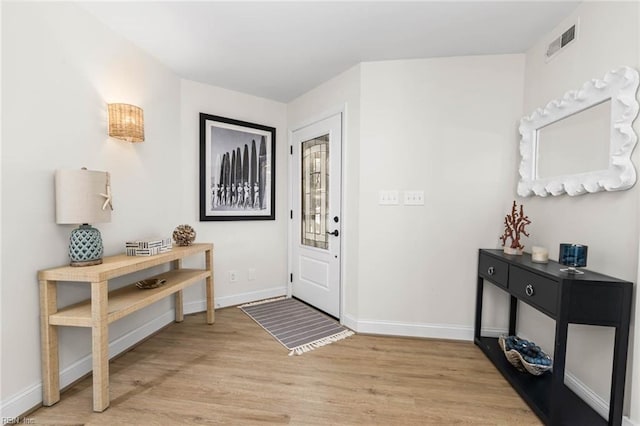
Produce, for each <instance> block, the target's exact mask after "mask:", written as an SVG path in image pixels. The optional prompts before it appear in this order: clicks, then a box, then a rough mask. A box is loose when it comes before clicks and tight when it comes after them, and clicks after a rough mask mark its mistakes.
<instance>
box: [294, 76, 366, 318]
mask: <svg viewBox="0 0 640 426" xmlns="http://www.w3.org/2000/svg"><path fill="white" fill-rule="evenodd" d="M339 110H343V114H344V115H343V129H342V133H343V140H342V144H343V154H344V156H343V159H342V164H343V174H342V185H343V203H342V235H343V238H342V243H343V247H342V283H341V284H342V286H343V290H344V292H343V294H344V299H343V300H342V303H343V317H342V318H341V319H342V321H343V322H344V323H345V324H347V325H349V326H351V327H355V323H354V321H355V318H356V317H357V315H358V256H359V255H358V244H359V243H358V236H359V234H360V225H359V222H358V217H359V216H358V214H359V208H358V205H359V197H360V195H359V194H360V65H356V66H355V67H352V68H350V69H349V70H347V71H345V72H343V73H342V74H340V75H338V76H336V77H334V78H332V79H331V80H329V81H327V82H326V83H324V84H321V85H320V86H318V87H316V88H315V89H313V90H311V91H309V92H307V93H305V94H304V95H302V96H300V97H299V98H297V99H295V100H293V101H291V102H290V103H289V104H288V105H287V121H288V124H289V131H295V130H297V129H299V128H300V127H303V126H305V125H308V124H311V122H313V121H318V120H320V119H323V118H326V117H328V116H329V115H332V114H334V113H336V111H339ZM294 232H295V231H294Z"/></svg>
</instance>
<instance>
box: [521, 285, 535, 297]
mask: <svg viewBox="0 0 640 426" xmlns="http://www.w3.org/2000/svg"><path fill="white" fill-rule="evenodd" d="M524 292H525V293H527V296H533V293H535V291H534V289H533V286H532V285H531V284H527V286H526V287H525V289H524Z"/></svg>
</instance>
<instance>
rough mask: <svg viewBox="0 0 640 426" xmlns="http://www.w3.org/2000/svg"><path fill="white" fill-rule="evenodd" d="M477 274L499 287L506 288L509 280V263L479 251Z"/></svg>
mask: <svg viewBox="0 0 640 426" xmlns="http://www.w3.org/2000/svg"><path fill="white" fill-rule="evenodd" d="M478 275H480V276H481V277H482V278H486V279H488V280H490V281H491V282H493V283H495V284H497V285H499V286H501V287H504V288H507V283H508V282H509V264H508V263H507V262H505V261H502V260H499V259H496V258H495V257H493V256H489V255H486V254H484V253H480V259H479V261H478Z"/></svg>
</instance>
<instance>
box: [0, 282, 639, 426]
mask: <svg viewBox="0 0 640 426" xmlns="http://www.w3.org/2000/svg"><path fill="white" fill-rule="evenodd" d="M286 291H287V288H286V286H283V287H275V288H271V289H267V290H261V291H255V292H248V293H241V294H237V295H233V296H226V297H221V298H216V300H215V306H216V308H223V307H227V306H235V305H240V304H242V303H248V302H253V301H256V300H262V299H268V298H271V297H278V296H282V295H284V294H286ZM205 310H206V301H204V300H199V301H193V302H189V303H186V304H185V306H184V313H185V314H191V313H195V312H202V311H205ZM174 319H175V311H174V310H173V309H170V310H169V311H167V312H166V313H164V314H163V315H161V316H159V317H157V318H154V319H153V320H151V321H149V322H147V323H146V324H143V325H142V326H140V327H138V328H136V329H135V330H132V331H130V332H129V333H127V334H125V335H123V336H121V337H119V338H117V339H115V340H114V341H113V342H111V343H109V358H112V357H114V356H115V355H117V354H119V353H121V352H122V351H125V350H127V349H128V348H130V347H131V346H133V345H135V344H136V343H138V342H139V341H141V340H142V339H144V338H145V337H147V336H149V335H151V334H152V333H154V332H155V331H157V330H159V329H161V328H162V327H164V326H166V325H167V324H169V323H171V322H172V321H173V320H174ZM342 324H343V325H344V326H346V327H348V328H350V329H352V330H354V331H356V332H358V333H367V334H379V335H390V336H405V337H423V338H435V339H451V340H467V341H472V340H473V327H469V326H459V325H450V324H415V323H405V322H394V321H375V320H358V319H357V318H355V317H353V316H350V315H343V316H342ZM503 333H506V330H504V329H499V328H483V329H482V335H483V336H493V337H497V336H499V335H500V334H503ZM91 366H92V359H91V355H86V356H84V357H83V358H81V359H79V360H78V361H76V362H75V363H73V364H71V365H70V366H68V367H67V368H65V369H63V370H62V371H61V372H60V386H61V387H65V386H68V385H70V384H71V383H73V382H74V381H76V380H78V379H79V378H80V377H82V376H84V375H85V374H87V373H89V372H90V371H91ZM565 383H566V385H567V387H568V388H569V389H571V390H572V391H573V392H575V393H576V395H578V396H579V397H580V398H582V399H583V400H584V401H585V402H586V403H587V404H589V405H590V406H591V407H592V408H593V409H594V410H595V411H596V412H598V413H599V414H600V415H601V416H603V417H605V418H606V417H607V416H608V413H609V404H608V402H607V401H605V400H604V399H602V398H601V397H600V396H599V395H597V394H596V393H595V392H594V391H593V390H591V389H590V388H588V387H587V386H586V385H585V384H584V383H582V382H581V381H580V380H578V378H577V377H575V376H574V375H573V374H571V373H569V372H567V374H566V376H565ZM41 403H42V383H41V382H39V383H36V384H33V385H31V386H29V387H27V388H26V389H25V390H23V391H22V392H19V393H18V394H15V395H13V396H11V397H10V398H8V399H6V400H4V401H0V418H2V419H3V423H4V420H7V419H9V420H10V419H12V418H16V417H18V416H21V415H23V414H24V413H26V412H28V411H30V410H31V409H33V408H34V407H36V406H38V405H40V404H41ZM9 420H7V421H9ZM622 424H623V426H640V424H638V423H635V422H633V421H632V420H631V419H629V418H628V417H624V418H623V421H622Z"/></svg>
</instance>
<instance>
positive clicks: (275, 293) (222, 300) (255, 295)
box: [215, 286, 287, 309]
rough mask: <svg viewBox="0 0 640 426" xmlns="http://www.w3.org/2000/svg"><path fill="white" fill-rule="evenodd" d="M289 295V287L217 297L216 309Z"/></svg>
mask: <svg viewBox="0 0 640 426" xmlns="http://www.w3.org/2000/svg"><path fill="white" fill-rule="evenodd" d="M285 294H287V286H282V287H273V288H268V289H266V290H259V291H250V292H247V293H239V294H234V295H231V296H224V297H216V303H215V305H216V309H217V308H226V307H228V306H236V305H242V304H243V303H249V302H255V301H257V300H262V299H270V298H272V297H279V296H284V295H285Z"/></svg>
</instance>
